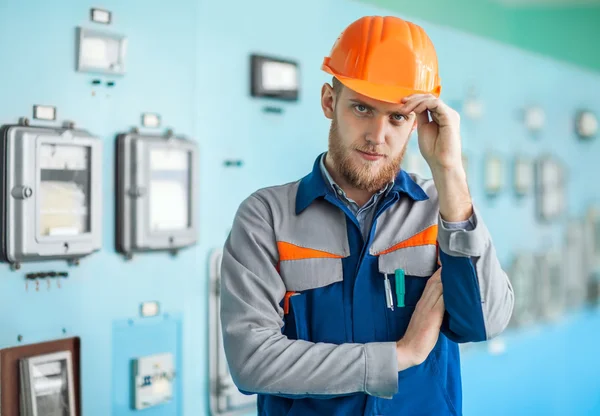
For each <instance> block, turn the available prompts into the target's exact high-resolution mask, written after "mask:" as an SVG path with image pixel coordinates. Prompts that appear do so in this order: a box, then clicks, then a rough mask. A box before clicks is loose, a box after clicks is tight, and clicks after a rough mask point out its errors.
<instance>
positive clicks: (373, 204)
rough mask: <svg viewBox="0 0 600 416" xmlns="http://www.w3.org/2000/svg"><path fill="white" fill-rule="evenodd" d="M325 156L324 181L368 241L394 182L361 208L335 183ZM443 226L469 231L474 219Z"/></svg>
mask: <svg viewBox="0 0 600 416" xmlns="http://www.w3.org/2000/svg"><path fill="white" fill-rule="evenodd" d="M325 155H326V153H323V155H322V156H321V160H320V162H319V163H320V167H321V174H322V175H323V179H324V180H325V182H326V183H327V184H328V185H329V187H330V188H331V189H332V190H333V192H334V193H335V195H336V197H337V198H338V199H339V200H340V201H342V203H343V204H344V205H345V206H347V207H348V209H349V210H350V211H351V212H352V213H353V214H354V216H355V217H356V219H357V220H358V223H359V224H360V231H361V233H362V236H363V238H364V239H365V240H366V239H367V238H368V235H369V231H370V230H371V224H372V223H373V216H374V215H375V212H376V211H377V205H378V204H379V201H380V200H381V198H382V197H385V196H386V195H387V194H388V193H389V192H390V190H391V189H392V188H393V187H394V182H393V181H392V182H390V183H388V184H387V185H386V186H385V187H383V188H382V189H380V190H379V191H377V192H376V193H375V194H373V196H371V198H370V199H369V201H367V203H366V204H365V205H363V206H362V207H361V206H359V205H358V204H357V203H356V201H354V200H352V199H351V198H348V195H346V192H344V190H343V189H342V188H341V187H340V186H339V185H338V184H337V183H335V181H334V180H333V178H332V177H331V175H330V174H329V171H328V170H327V168H326V167H325ZM442 224H443V225H444V227H446V228H449V229H454V230H456V229H461V230H466V231H469V230H472V229H473V223H472V217H471V218H469V219H468V220H467V221H460V222H448V221H444V220H443V219H442Z"/></svg>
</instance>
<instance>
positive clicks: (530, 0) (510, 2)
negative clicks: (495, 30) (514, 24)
mask: <svg viewBox="0 0 600 416" xmlns="http://www.w3.org/2000/svg"><path fill="white" fill-rule="evenodd" d="M491 1H493V2H494V3H499V4H503V5H505V6H511V7H531V6H539V7H548V6H563V7H565V6H566V7H569V6H600V0H491Z"/></svg>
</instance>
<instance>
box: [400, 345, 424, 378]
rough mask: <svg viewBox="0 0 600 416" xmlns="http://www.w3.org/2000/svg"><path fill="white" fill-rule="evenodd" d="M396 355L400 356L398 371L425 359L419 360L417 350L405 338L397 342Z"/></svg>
mask: <svg viewBox="0 0 600 416" xmlns="http://www.w3.org/2000/svg"><path fill="white" fill-rule="evenodd" d="M396 356H397V358H398V371H402V370H406V369H407V368H410V367H414V366H415V365H419V364H421V362H423V360H419V358H418V357H417V355H416V354H415V352H414V351H413V350H412V349H411V348H410V347H409V346H408V344H407V343H406V342H405V341H404V340H403V339H401V340H400V341H398V342H396Z"/></svg>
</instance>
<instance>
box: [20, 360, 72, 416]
mask: <svg viewBox="0 0 600 416" xmlns="http://www.w3.org/2000/svg"><path fill="white" fill-rule="evenodd" d="M20 370H21V395H20V397H21V412H20V414H21V415H22V416H44V415H69V416H75V394H74V383H73V363H72V357H71V352H70V351H61V352H56V353H51V354H44V355H38V356H35V357H28V358H23V359H21V361H20Z"/></svg>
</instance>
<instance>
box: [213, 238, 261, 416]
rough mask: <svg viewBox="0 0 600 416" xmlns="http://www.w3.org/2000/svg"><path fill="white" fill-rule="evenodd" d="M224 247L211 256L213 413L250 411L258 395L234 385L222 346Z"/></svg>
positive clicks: (221, 415) (226, 415)
mask: <svg viewBox="0 0 600 416" xmlns="http://www.w3.org/2000/svg"><path fill="white" fill-rule="evenodd" d="M222 258H223V250H222V249H215V250H213V252H212V253H211V255H210V259H209V281H210V283H209V284H210V292H209V330H210V333H209V346H208V351H209V364H210V369H209V371H210V409H211V415H212V416H232V415H238V414H239V415H242V414H247V413H249V412H251V411H253V410H254V411H255V410H256V396H255V395H246V394H242V393H241V392H240V391H239V390H238V388H237V387H236V385H235V384H234V382H233V380H232V378H231V375H230V373H229V366H228V365H227V359H226V357H225V350H224V348H223V336H222V333H221V314H220V309H221V302H220V287H221V259H222Z"/></svg>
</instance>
